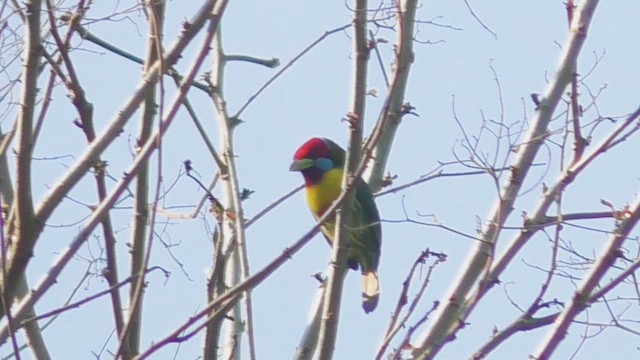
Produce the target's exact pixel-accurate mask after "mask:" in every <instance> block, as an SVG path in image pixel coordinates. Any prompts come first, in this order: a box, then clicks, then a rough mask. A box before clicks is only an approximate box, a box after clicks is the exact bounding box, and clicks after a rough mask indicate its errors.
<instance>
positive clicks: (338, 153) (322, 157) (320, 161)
mask: <svg viewBox="0 0 640 360" xmlns="http://www.w3.org/2000/svg"><path fill="white" fill-rule="evenodd" d="M344 157H345V152H344V150H343V149H342V148H341V147H340V146H339V145H338V144H336V143H334V142H333V141H331V140H329V139H325V138H312V139H310V140H308V141H307V142H305V143H304V144H302V146H300V148H299V149H298V150H297V151H296V153H295V154H294V155H293V163H291V166H290V167H289V170H290V171H300V172H301V173H302V176H304V180H305V182H306V184H307V185H312V184H315V183H317V182H318V181H320V180H321V179H322V176H323V175H324V173H326V172H327V171H329V170H331V169H334V168H343V167H344Z"/></svg>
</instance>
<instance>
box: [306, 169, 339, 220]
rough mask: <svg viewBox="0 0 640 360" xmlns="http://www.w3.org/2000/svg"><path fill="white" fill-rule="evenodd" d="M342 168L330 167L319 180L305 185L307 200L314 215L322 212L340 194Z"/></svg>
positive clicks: (319, 214) (320, 214)
mask: <svg viewBox="0 0 640 360" xmlns="http://www.w3.org/2000/svg"><path fill="white" fill-rule="evenodd" d="M342 174H343V170H342V169H331V170H329V171H327V172H325V173H324V175H323V176H322V178H321V179H320V181H318V182H316V183H315V184H313V185H310V186H307V202H308V203H309V208H310V209H311V211H312V212H313V213H314V214H315V215H316V216H322V214H323V213H324V212H325V211H326V210H327V209H328V208H329V206H331V204H332V203H333V202H334V201H335V200H336V199H337V198H338V196H340V192H341V191H342Z"/></svg>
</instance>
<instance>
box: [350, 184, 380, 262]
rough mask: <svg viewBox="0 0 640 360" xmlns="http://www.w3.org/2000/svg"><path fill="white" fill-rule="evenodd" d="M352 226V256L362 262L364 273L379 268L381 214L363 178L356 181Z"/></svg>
mask: <svg viewBox="0 0 640 360" xmlns="http://www.w3.org/2000/svg"><path fill="white" fill-rule="evenodd" d="M352 227H353V232H352V234H353V235H352V239H351V244H350V245H351V249H350V250H351V254H350V255H351V256H350V257H351V258H354V259H356V260H357V261H358V262H359V263H360V266H361V270H362V272H363V273H364V272H367V271H375V270H377V269H378V263H379V261H380V243H381V239H382V230H381V227H380V215H379V213H378V208H377V207H376V203H375V201H374V200H373V195H372V194H371V190H370V189H369V185H367V183H366V182H364V180H362V179H361V178H358V180H357V183H356V198H355V202H354V213H353V219H352Z"/></svg>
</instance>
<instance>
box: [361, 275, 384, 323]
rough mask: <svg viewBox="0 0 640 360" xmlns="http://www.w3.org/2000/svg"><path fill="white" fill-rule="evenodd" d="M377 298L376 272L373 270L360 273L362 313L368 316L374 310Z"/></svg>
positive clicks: (378, 287) (378, 286) (378, 295)
mask: <svg viewBox="0 0 640 360" xmlns="http://www.w3.org/2000/svg"><path fill="white" fill-rule="evenodd" d="M379 298H380V284H379V283H378V272H377V271H375V270H369V271H366V272H362V308H363V309H364V312H365V313H367V314H368V313H370V312H372V311H373V310H375V309H376V306H378V299H379Z"/></svg>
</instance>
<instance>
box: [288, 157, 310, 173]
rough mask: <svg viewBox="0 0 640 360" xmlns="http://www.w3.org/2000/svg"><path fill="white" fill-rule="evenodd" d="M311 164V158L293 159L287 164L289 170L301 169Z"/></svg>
mask: <svg viewBox="0 0 640 360" xmlns="http://www.w3.org/2000/svg"><path fill="white" fill-rule="evenodd" d="M312 166H313V159H298V160H294V161H293V162H292V163H291V166H289V171H302V170H304V169H308V168H310V167H312Z"/></svg>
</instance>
